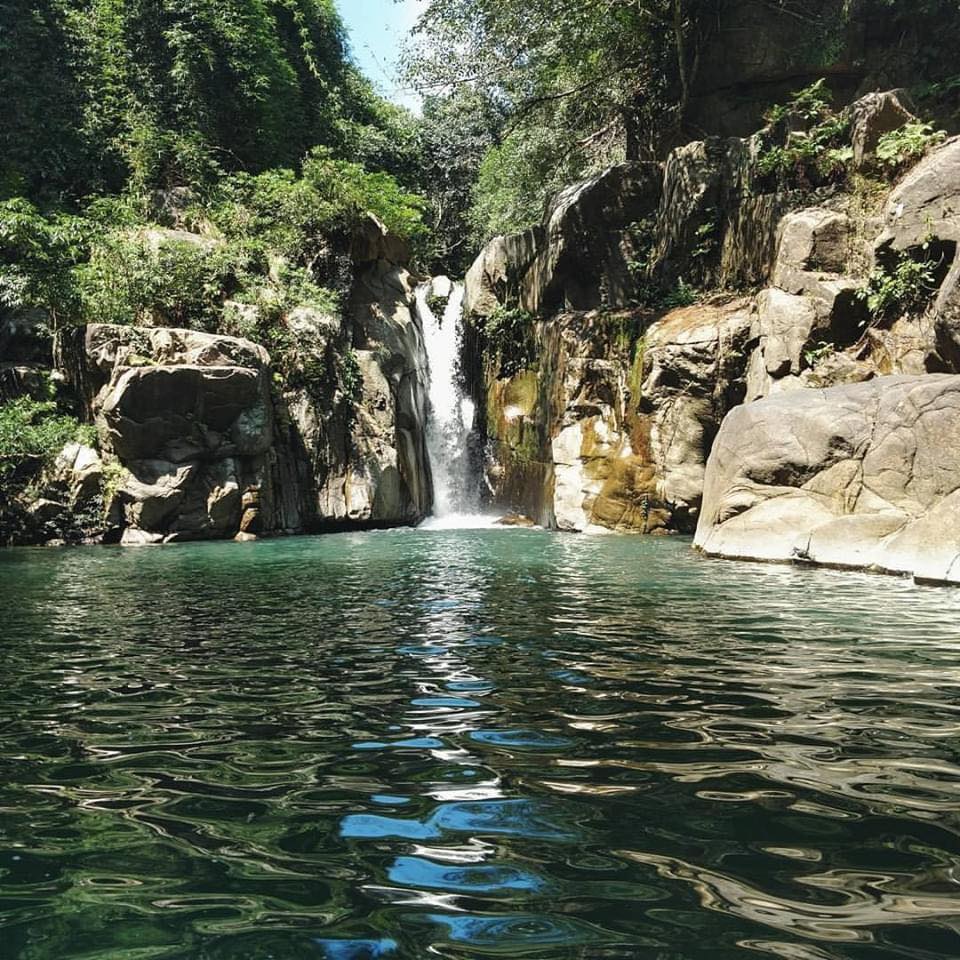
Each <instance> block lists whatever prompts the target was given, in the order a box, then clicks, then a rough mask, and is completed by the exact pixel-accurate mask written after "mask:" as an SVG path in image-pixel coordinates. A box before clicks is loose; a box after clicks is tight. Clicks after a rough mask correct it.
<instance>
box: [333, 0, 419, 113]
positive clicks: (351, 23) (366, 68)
mask: <svg viewBox="0 0 960 960" xmlns="http://www.w3.org/2000/svg"><path fill="white" fill-rule="evenodd" d="M426 5H427V0H337V9H339V11H340V16H341V17H342V18H343V22H344V23H345V24H346V27H347V30H348V31H349V33H350V47H351V49H352V51H353V56H354V59H355V60H356V61H357V64H358V65H359V67H360V69H361V70H362V71H363V72H364V74H365V75H366V76H367V77H369V78H370V79H371V80H372V81H373V82H374V84H376V86H377V89H378V90H379V91H380V92H381V93H382V94H383V95H384V96H385V97H387V98H389V99H390V100H394V101H395V102H397V103H401V104H403V105H404V106H406V107H410V108H411V109H412V110H418V109H419V105H420V101H419V98H418V97H417V95H416V94H415V93H414V92H413V91H411V90H407V89H404V88H403V87H402V85H401V82H400V81H399V80H398V78H397V70H398V67H399V65H400V55H401V48H402V45H403V42H404V40H405V39H406V37H407V34H408V33H409V31H410V28H411V27H412V26H413V25H414V23H416V21H417V17H418V16H419V15H420V14H421V13H422V12H423V10H424V9H425V8H426Z"/></svg>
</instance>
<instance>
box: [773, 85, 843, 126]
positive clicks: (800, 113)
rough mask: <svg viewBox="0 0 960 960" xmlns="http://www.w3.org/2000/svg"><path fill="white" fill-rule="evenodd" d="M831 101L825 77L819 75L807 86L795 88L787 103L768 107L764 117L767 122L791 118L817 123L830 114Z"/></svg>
mask: <svg viewBox="0 0 960 960" xmlns="http://www.w3.org/2000/svg"><path fill="white" fill-rule="evenodd" d="M832 102H833V94H832V93H831V92H830V89H829V88H828V87H827V80H826V77H821V78H820V79H819V80H818V81H817V82H816V83H814V84H811V85H810V86H809V87H805V88H804V89H803V90H797V91H796V92H795V93H794V94H793V96H792V97H791V99H790V100H789V101H788V102H787V103H784V104H776V105H774V106H772V107H770V109H769V110H767V112H766V113H765V114H764V119H765V120H766V121H767V123H782V122H783V121H784V120H788V119H792V118H799V119H801V120H806V121H808V122H813V123H818V122H820V121H821V120H825V119H827V118H828V117H829V116H831V109H830V104H831V103H832Z"/></svg>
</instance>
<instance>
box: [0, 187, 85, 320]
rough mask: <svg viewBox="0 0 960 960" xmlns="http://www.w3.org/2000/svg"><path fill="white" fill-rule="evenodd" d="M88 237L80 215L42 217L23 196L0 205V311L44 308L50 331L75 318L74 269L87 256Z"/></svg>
mask: <svg viewBox="0 0 960 960" xmlns="http://www.w3.org/2000/svg"><path fill="white" fill-rule="evenodd" d="M90 235H91V225H90V224H89V223H88V222H87V221H86V220H84V219H82V218H80V217H76V216H72V215H69V214H62V213H53V214H50V215H47V216H44V215H43V214H42V213H41V212H40V211H39V210H38V209H37V207H36V206H34V205H33V204H32V203H30V202H29V201H28V200H25V199H24V198H22V197H15V198H13V199H10V200H4V201H0V313H2V311H3V310H9V311H22V310H30V309H35V308H40V309H45V310H47V312H48V314H49V316H50V319H51V324H52V326H54V327H56V326H57V325H58V324H60V323H62V322H65V321H67V320H69V319H71V318H72V317H74V316H75V315H76V312H77V309H78V301H77V291H76V288H75V285H74V281H73V274H72V270H73V268H74V267H75V265H76V264H78V263H80V262H81V261H82V260H83V259H85V258H86V257H87V256H88V252H89V243H90Z"/></svg>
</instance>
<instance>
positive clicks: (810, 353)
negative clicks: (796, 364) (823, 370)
mask: <svg viewBox="0 0 960 960" xmlns="http://www.w3.org/2000/svg"><path fill="white" fill-rule="evenodd" d="M836 350H837V347H836V344H833V343H827V342H826V341H825V340H821V341H819V342H818V343H817V344H816V345H814V346H812V347H809V348H808V349H806V350H804V351H803V359H804V362H805V363H806V365H807V366H808V367H815V366H816V365H817V364H818V363H819V362H820V361H821V360H824V359H826V358H827V357H829V356H830V355H831V354H833V353H836Z"/></svg>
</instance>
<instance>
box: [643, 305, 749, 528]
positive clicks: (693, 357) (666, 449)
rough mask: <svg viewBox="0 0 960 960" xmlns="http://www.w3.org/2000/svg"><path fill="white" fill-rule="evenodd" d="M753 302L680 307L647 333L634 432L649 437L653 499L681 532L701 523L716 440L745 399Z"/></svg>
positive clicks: (648, 450)
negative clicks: (730, 412)
mask: <svg viewBox="0 0 960 960" xmlns="http://www.w3.org/2000/svg"><path fill="white" fill-rule="evenodd" d="M751 307H752V305H751V302H750V300H749V299H734V300H729V301H726V302H723V301H721V302H718V303H707V304H698V305H696V306H693V307H685V308H681V309H678V310H674V311H672V312H671V313H669V314H667V315H666V316H665V317H664V318H663V319H662V320H660V321H658V322H657V323H655V324H654V325H653V326H652V327H651V328H650V329H649V330H648V331H647V332H646V335H645V336H644V358H643V359H644V362H643V370H644V374H645V379H644V381H643V384H642V387H641V388H640V395H639V396H638V397H636V398H635V403H636V407H637V427H638V428H639V430H637V429H635V431H634V434H635V435H638V434H639V435H646V436H647V437H648V439H647V442H646V444H645V446H646V458H647V459H648V460H649V462H650V464H651V466H652V467H653V477H654V486H653V500H654V502H655V503H657V504H662V505H664V507H665V508H666V509H667V510H668V511H669V515H670V517H671V521H670V522H671V525H672V526H674V527H677V528H679V529H683V530H692V529H693V526H694V525H695V524H696V519H697V516H698V515H699V511H700V501H701V498H702V495H703V477H704V472H705V470H706V464H707V457H708V456H709V454H710V448H711V446H712V444H713V439H714V437H715V436H716V435H717V431H718V430H719V429H720V423H721V421H722V420H723V418H724V416H725V415H726V413H727V411H728V410H730V409H731V408H732V407H734V406H736V405H737V404H739V403H741V402H742V401H743V398H744V390H745V383H744V378H745V370H746V362H747V355H748V349H747V348H748V345H749V343H750V338H751V330H752V320H753V317H752V309H751Z"/></svg>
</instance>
